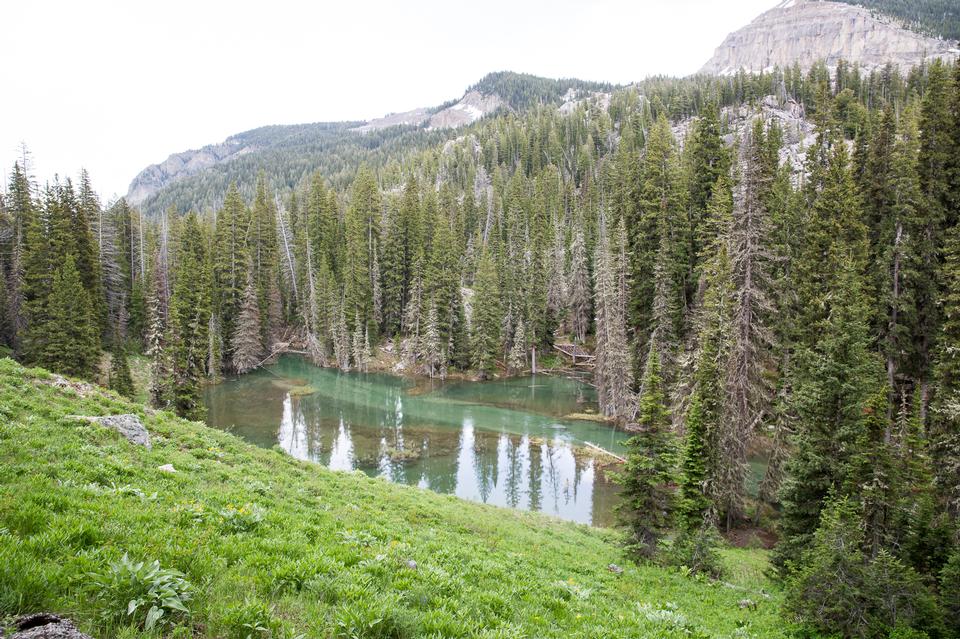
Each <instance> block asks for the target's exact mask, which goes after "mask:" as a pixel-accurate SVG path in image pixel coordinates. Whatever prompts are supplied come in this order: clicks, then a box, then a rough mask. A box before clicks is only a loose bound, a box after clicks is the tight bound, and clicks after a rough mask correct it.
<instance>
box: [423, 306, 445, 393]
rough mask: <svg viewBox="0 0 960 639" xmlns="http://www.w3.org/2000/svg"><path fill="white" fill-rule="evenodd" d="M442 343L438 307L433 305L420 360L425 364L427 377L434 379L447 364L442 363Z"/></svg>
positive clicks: (424, 335)
mask: <svg viewBox="0 0 960 639" xmlns="http://www.w3.org/2000/svg"><path fill="white" fill-rule="evenodd" d="M440 344H441V342H440V326H439V320H438V319H437V307H436V306H435V305H433V304H431V305H430V309H429V310H428V311H427V320H426V327H425V328H424V332H423V343H422V345H421V353H420V360H421V361H422V362H423V369H424V371H426V373H427V375H428V376H430V377H434V376H435V375H436V374H437V373H438V372H439V373H442V369H443V367H444V366H445V364H446V362H444V361H442V357H443V350H442V347H441V345H440Z"/></svg>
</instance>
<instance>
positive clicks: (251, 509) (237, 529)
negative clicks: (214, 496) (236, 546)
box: [220, 504, 263, 533]
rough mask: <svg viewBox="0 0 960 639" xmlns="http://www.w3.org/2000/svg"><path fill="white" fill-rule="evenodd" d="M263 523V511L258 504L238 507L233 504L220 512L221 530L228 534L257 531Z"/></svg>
mask: <svg viewBox="0 0 960 639" xmlns="http://www.w3.org/2000/svg"><path fill="white" fill-rule="evenodd" d="M262 521H263V509H262V508H260V507H259V506H257V505H256V504H245V505H243V506H239V507H236V506H234V505H233V504H231V505H229V506H227V507H226V508H224V509H222V510H221V511H220V528H221V529H222V530H223V531H224V532H228V533H245V532H250V531H252V530H256V528H257V526H259V525H260V523H261V522H262Z"/></svg>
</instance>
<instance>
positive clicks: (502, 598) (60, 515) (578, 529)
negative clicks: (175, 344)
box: [0, 359, 784, 638]
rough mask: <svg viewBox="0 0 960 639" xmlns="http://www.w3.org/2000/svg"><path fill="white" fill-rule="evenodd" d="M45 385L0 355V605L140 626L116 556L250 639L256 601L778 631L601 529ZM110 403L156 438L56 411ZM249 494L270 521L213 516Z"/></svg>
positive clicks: (301, 616) (294, 611) (750, 578)
mask: <svg viewBox="0 0 960 639" xmlns="http://www.w3.org/2000/svg"><path fill="white" fill-rule="evenodd" d="M49 382H50V376H49V374H47V373H45V372H44V371H40V370H26V369H23V368H21V367H20V366H18V365H17V364H15V363H14V362H12V361H10V360H6V359H5V360H0V617H3V616H4V615H13V614H16V613H20V612H32V611H38V610H54V611H59V612H63V613H67V614H69V615H71V616H72V617H73V618H75V619H76V620H77V621H78V622H79V623H80V625H81V626H82V627H83V628H84V629H86V630H88V631H91V632H93V633H94V634H95V636H108V635H113V634H118V633H119V634H121V635H126V636H132V635H135V634H136V633H135V632H134V631H133V630H132V629H130V628H119V627H116V626H111V625H107V624H106V623H105V622H103V621H102V620H101V616H100V615H101V613H102V612H103V611H105V610H110V609H111V608H115V607H116V606H118V605H119V606H123V605H124V602H114V601H109V600H108V599H105V598H104V597H103V596H98V595H100V594H101V593H100V592H99V591H98V588H97V587H96V586H95V585H93V582H92V580H91V578H90V577H89V575H90V574H91V573H97V572H102V571H103V570H104V567H105V566H106V565H107V564H108V562H110V561H113V560H116V559H117V558H119V557H120V556H122V555H123V554H124V553H129V554H130V556H131V557H132V558H135V559H146V560H153V559H158V560H159V561H160V563H161V564H162V566H164V567H168V568H176V569H178V570H181V571H183V572H184V573H186V575H187V578H188V579H189V580H190V581H191V582H192V583H193V584H194V585H195V586H196V587H197V591H198V596H197V597H196V599H195V600H194V601H193V602H192V604H191V612H192V616H191V617H190V619H189V620H187V621H185V622H184V623H189V624H192V630H191V632H192V633H194V634H198V635H207V636H237V637H244V636H246V635H247V634H250V629H249V627H247V628H244V627H243V623H244V622H246V621H248V620H249V618H250V616H251V615H254V613H253V612H251V611H254V612H255V611H257V610H259V611H260V613H259V614H260V617H263V615H264V612H265V611H269V615H270V617H271V620H269V623H265V622H263V620H262V619H261V620H260V621H261V623H260V625H262V626H264V627H270V628H272V629H273V633H274V636H293V635H294V634H303V635H305V636H309V637H325V636H358V637H364V636H371V637H376V636H383V637H389V636H396V637H407V636H409V637H415V636H437V637H440V636H442V637H458V636H464V637H474V636H477V637H524V636H525V637H554V636H556V637H560V636H562V637H618V638H623V637H691V636H693V637H698V636H700V637H727V636H738V637H746V636H754V637H778V636H783V632H784V630H783V626H782V623H781V622H780V621H779V612H778V606H779V595H778V594H777V593H776V592H775V591H774V593H773V595H772V597H771V598H769V599H766V598H763V597H761V596H759V595H758V594H751V593H749V592H746V591H744V590H740V589H738V588H734V587H732V586H730V585H723V584H717V583H709V582H705V581H699V580H695V579H692V578H689V577H685V576H684V575H682V574H680V573H678V572H675V571H667V570H664V569H660V568H656V567H649V566H635V565H633V564H631V563H629V562H626V561H625V560H624V559H623V557H622V554H621V552H620V550H619V549H618V547H617V545H616V537H615V535H614V534H613V533H612V532H610V531H603V530H597V529H591V528H588V527H585V526H578V525H575V524H571V523H566V522H561V521H559V520H555V519H551V518H547V517H543V516H540V515H537V514H531V513H522V512H517V511H511V510H506V509H499V508H495V507H489V506H483V505H479V504H473V503H469V502H464V501H460V500H458V499H455V498H453V497H448V496H441V495H436V494H433V493H431V492H427V491H422V490H418V489H415V488H408V487H403V486H397V485H393V484H389V483H387V482H385V481H381V480H376V479H369V478H366V477H364V476H361V475H359V474H343V473H335V472H331V471H328V470H326V469H324V468H323V467H320V466H317V465H313V464H307V463H302V462H298V461H295V460H293V459H292V458H290V457H288V456H286V455H284V454H282V453H281V452H279V451H269V450H262V449H258V448H255V447H253V446H251V445H248V444H246V443H244V442H242V441H241V440H239V439H238V438H235V437H233V436H230V435H228V434H225V433H221V432H219V431H216V430H213V429H208V428H206V427H204V426H202V425H200V424H196V423H191V422H185V421H182V420H179V419H176V418H174V417H172V416H171V415H169V414H167V413H157V414H150V415H147V414H145V412H144V410H143V408H142V407H141V406H137V405H133V404H130V403H128V402H125V401H122V400H119V399H117V397H116V396H115V395H113V394H111V393H105V392H103V393H102V392H100V391H92V392H89V393H85V392H83V391H82V390H81V391H80V392H77V391H75V390H72V389H62V388H58V387H56V386H54V385H51V384H50V383H49ZM124 412H135V413H139V414H140V415H141V416H142V417H144V421H145V424H146V425H147V427H148V429H149V430H150V432H151V434H152V437H153V444H154V447H153V450H152V451H147V450H145V449H142V448H139V447H135V446H133V445H132V444H129V443H128V442H127V441H126V440H124V439H122V438H121V437H120V436H119V435H117V434H116V433H114V432H113V431H111V430H108V429H106V428H103V427H100V426H98V425H94V424H89V423H85V422H80V421H76V420H71V419H67V418H66V416H68V415H74V414H85V415H95V414H111V413H124ZM168 463H172V464H173V465H174V466H175V467H176V469H177V472H176V473H175V474H168V473H164V472H161V471H159V470H157V467H158V466H160V465H162V464H168ZM153 493H156V496H155V497H152V495H153ZM245 504H256V505H257V506H258V507H260V508H262V509H263V512H264V518H263V520H262V522H260V523H259V524H258V525H256V526H255V527H254V528H253V529H252V530H249V531H246V532H232V531H231V530H230V529H229V526H228V525H227V522H226V521H225V519H224V517H223V515H222V514H221V511H223V509H225V508H227V507H229V506H231V505H233V506H234V507H239V506H241V505H245ZM725 556H726V559H727V560H728V563H730V565H731V567H732V569H731V575H730V579H731V581H734V582H736V583H737V584H739V585H740V586H743V587H746V588H749V589H757V588H761V587H765V586H766V585H767V584H765V582H764V579H763V577H762V570H763V567H764V565H765V557H764V556H763V554H762V552H761V551H748V550H729V551H726V552H725ZM411 559H412V560H414V561H416V568H415V569H414V568H411V567H409V565H408V563H407V562H408V560H411ZM612 562H616V563H619V564H622V565H624V567H625V571H624V573H623V574H622V575H615V574H612V573H611V572H610V571H608V569H607V565H608V564H610V563H612ZM745 597H749V598H751V599H753V600H755V601H757V602H758V606H757V609H756V610H752V609H749V608H748V609H740V608H739V607H738V605H737V604H738V601H739V600H741V599H743V598H745ZM641 603H642V604H649V607H642V606H641V605H638V604H641ZM661 608H667V609H669V610H672V612H655V611H656V610H657V609H661ZM254 616H256V615H254ZM684 618H685V620H684ZM377 619H381V620H382V621H381V622H380V623H379V624H372V626H371V627H370V628H368V629H366V630H364V629H363V626H364V624H365V623H366V624H367V625H370V622H373V621H375V620H377ZM740 626H742V627H743V628H742V629H740V630H738V627H740ZM181 633H183V634H187V633H186V629H181V630H180V631H177V633H176V634H178V635H180V634H181ZM351 633H352V634H351ZM252 634H253V635H254V636H266V633H265V632H263V631H260V632H253V633H252Z"/></svg>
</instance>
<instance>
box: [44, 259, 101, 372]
mask: <svg viewBox="0 0 960 639" xmlns="http://www.w3.org/2000/svg"><path fill="white" fill-rule="evenodd" d="M46 311H47V321H46V322H45V323H44V329H45V331H46V332H47V339H46V340H45V342H44V345H43V350H42V351H41V352H40V353H39V360H38V362H37V363H38V364H40V365H41V366H43V367H44V368H48V369H50V370H52V371H55V372H57V373H64V374H65V375H72V376H74V377H83V378H87V379H90V378H92V377H93V375H94V374H95V373H96V371H97V366H98V364H99V361H100V338H99V335H100V333H99V330H98V324H97V321H96V319H97V318H96V317H95V316H94V314H93V308H92V306H91V304H90V294H89V293H88V292H87V290H86V289H85V288H84V287H83V282H82V281H81V279H80V273H79V272H78V271H77V267H76V263H75V262H74V259H73V255H70V254H68V255H67V257H66V259H65V260H64V262H63V266H62V267H61V268H59V269H57V270H56V271H55V272H54V275H53V283H52V286H51V289H50V297H49V299H48V300H47V304H46Z"/></svg>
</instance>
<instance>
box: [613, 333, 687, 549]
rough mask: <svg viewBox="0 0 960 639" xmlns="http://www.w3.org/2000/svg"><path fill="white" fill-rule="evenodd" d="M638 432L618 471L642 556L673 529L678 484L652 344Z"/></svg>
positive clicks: (624, 512)
mask: <svg viewBox="0 0 960 639" xmlns="http://www.w3.org/2000/svg"><path fill="white" fill-rule="evenodd" d="M641 388H642V391H641V394H640V414H639V416H638V419H637V428H638V429H639V431H638V432H637V434H636V435H634V436H633V437H631V438H630V439H629V440H627V450H628V452H627V463H626V465H624V467H623V470H622V472H621V473H620V474H619V475H618V477H617V481H618V482H619V483H620V485H621V486H623V492H622V496H623V497H624V500H623V501H622V502H621V503H620V504H619V505H618V506H617V508H618V513H619V516H620V519H621V521H622V522H623V524H624V525H626V526H627V528H628V530H629V531H630V539H629V542H628V543H629V545H630V547H631V548H632V549H634V550H635V551H636V552H637V553H639V554H640V555H642V556H650V555H652V554H653V553H654V552H655V551H656V547H657V542H658V540H659V538H660V537H661V536H662V535H663V534H665V533H666V532H667V531H669V530H670V529H671V527H672V526H673V523H674V508H675V507H676V504H675V500H676V497H675V495H674V489H673V487H672V486H671V483H672V482H673V481H674V480H675V460H676V452H677V451H676V443H675V442H674V436H673V434H672V433H671V432H670V414H669V412H668V410H667V407H666V395H665V393H664V389H663V379H662V378H661V376H660V358H659V356H658V355H657V352H656V350H655V349H653V348H651V352H650V354H649V355H648V356H647V365H646V369H645V371H644V375H643V382H642V385H641Z"/></svg>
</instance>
